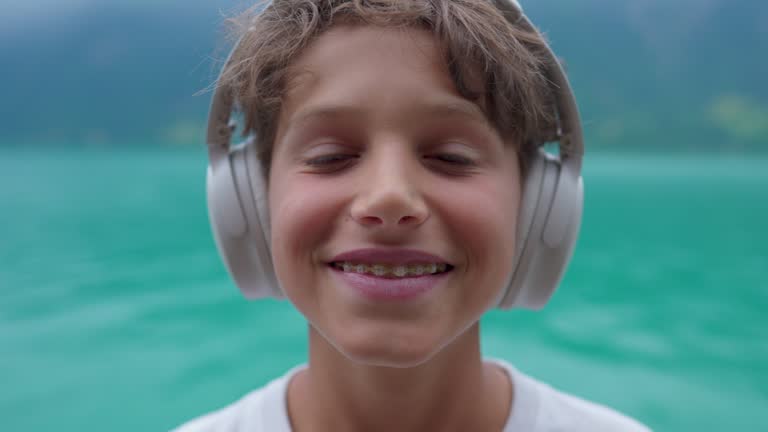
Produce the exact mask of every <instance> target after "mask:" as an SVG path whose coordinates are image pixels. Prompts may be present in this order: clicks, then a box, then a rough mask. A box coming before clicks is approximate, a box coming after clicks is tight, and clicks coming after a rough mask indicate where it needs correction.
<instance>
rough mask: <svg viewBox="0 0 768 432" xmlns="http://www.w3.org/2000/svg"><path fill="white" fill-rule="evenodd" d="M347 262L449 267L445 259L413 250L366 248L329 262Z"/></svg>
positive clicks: (340, 255)
mask: <svg viewBox="0 0 768 432" xmlns="http://www.w3.org/2000/svg"><path fill="white" fill-rule="evenodd" d="M335 261H349V262H359V263H378V264H392V265H408V264H424V263H436V264H440V263H445V264H448V265H451V264H450V263H449V262H448V261H447V260H446V259H445V258H442V257H440V256H437V255H433V254H431V253H428V252H424V251H420V250H415V249H394V248H387V249H384V248H367V249H355V250H351V251H347V252H344V253H341V254H339V255H336V256H335V257H333V259H332V260H331V262H335Z"/></svg>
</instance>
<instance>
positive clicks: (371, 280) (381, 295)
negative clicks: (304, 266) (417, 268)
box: [330, 267, 450, 301]
mask: <svg viewBox="0 0 768 432" xmlns="http://www.w3.org/2000/svg"><path fill="white" fill-rule="evenodd" d="M330 269H331V271H332V272H333V274H335V275H336V276H337V277H339V278H340V279H341V280H342V281H343V282H344V283H345V284H346V285H347V286H348V287H350V288H352V289H353V290H354V291H355V292H357V293H358V294H361V295H362V296H363V297H365V298H367V299H369V300H376V301H407V300H414V299H417V298H419V297H422V296H424V295H426V294H427V293H429V292H430V291H432V290H434V289H435V287H437V285H438V283H440V282H441V281H442V280H444V279H445V278H447V277H448V275H449V274H450V271H447V272H443V273H438V274H430V275H423V276H416V277H407V278H399V279H394V278H383V277H379V276H375V275H371V274H361V273H353V272H344V271H341V270H339V269H337V268H335V267H330Z"/></svg>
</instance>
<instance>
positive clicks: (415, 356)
mask: <svg viewBox="0 0 768 432" xmlns="http://www.w3.org/2000/svg"><path fill="white" fill-rule="evenodd" d="M345 336H346V337H345ZM409 336H410V337H398V335H395V334H391V335H389V337H382V336H381V335H379V336H371V337H365V336H364V335H361V334H359V333H358V334H356V335H349V334H347V335H344V336H342V337H338V338H335V339H334V340H332V341H329V342H330V343H331V345H332V346H333V347H334V348H335V349H336V351H338V352H339V353H340V354H341V355H342V356H344V357H345V358H346V359H347V360H349V361H351V362H353V363H355V364H358V365H361V366H362V365H366V366H375V367H387V368H413V367H417V366H420V365H423V364H425V363H427V362H429V360H430V359H432V358H433V357H434V356H435V355H436V354H437V353H438V352H440V350H441V348H442V345H444V344H441V343H440V341H438V340H436V338H430V337H426V335H422V337H414V336H415V335H413V334H411V335H409Z"/></svg>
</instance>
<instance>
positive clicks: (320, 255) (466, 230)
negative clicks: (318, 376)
mask: <svg viewBox="0 0 768 432" xmlns="http://www.w3.org/2000/svg"><path fill="white" fill-rule="evenodd" d="M292 71H293V72H294V78H293V79H292V81H291V85H289V90H288V93H287V95H286V98H285V102H284V106H283V109H282V111H281V114H280V119H279V123H278V130H277V136H276V140H275V149H274V153H273V160H272V166H271V174H270V181H269V206H270V217H271V221H272V253H273V258H274V263H275V268H276V271H277V276H278V279H279V280H280V283H281V285H282V287H283V289H284V290H285V292H286V294H287V295H288V297H289V298H290V300H291V301H292V302H293V304H294V305H295V306H296V307H297V308H298V309H299V310H300V311H301V312H302V314H304V316H305V317H306V318H307V319H308V320H309V322H310V323H311V325H312V326H313V327H314V328H315V329H316V330H317V332H318V333H319V334H321V335H323V337H324V338H325V340H326V341H327V342H328V343H330V344H331V345H333V346H334V347H336V349H338V350H339V351H340V352H341V353H343V354H344V355H345V356H347V357H348V358H350V359H353V360H355V361H359V362H362V363H366V364H376V365H389V366H413V365H416V364H420V363H422V362H424V361H426V360H428V359H429V358H430V357H431V356H432V355H434V354H436V353H437V352H439V351H440V350H441V349H442V348H444V347H445V346H446V345H448V344H449V343H451V342H452V341H454V340H456V339H457V337H460V336H461V335H462V334H463V333H464V332H465V331H466V330H467V329H468V328H469V327H471V326H472V325H473V324H474V323H476V322H477V320H478V319H479V318H480V316H481V315H482V313H483V312H484V311H486V310H487V309H488V308H489V307H491V306H492V305H493V304H494V301H495V300H496V298H497V295H498V294H499V290H500V289H501V288H502V287H503V286H504V285H505V283H506V282H507V278H508V277H509V275H510V273H511V270H512V261H513V257H514V251H515V247H514V244H515V230H516V226H517V216H518V206H519V202H520V193H521V191H520V171H519V167H518V159H517V153H516V152H515V150H514V148H513V146H512V145H511V143H507V144H505V143H504V142H503V141H502V139H501V138H500V137H499V135H498V133H497V132H496V131H495V130H494V129H493V127H492V126H491V125H490V124H489V123H488V121H487V119H486V118H485V117H484V116H483V114H482V111H481V110H480V109H479V108H478V107H477V106H476V105H474V104H473V103H471V102H469V101H467V100H465V99H463V98H462V97H461V96H459V94H458V92H457V91H456V90H455V88H454V86H453V83H452V81H451V79H450V76H449V75H448V72H447V70H446V69H445V67H444V66H443V64H442V62H441V58H440V54H439V49H438V47H437V46H436V45H435V42H434V41H433V39H432V36H431V34H430V33H428V32H426V31H423V30H417V29H410V30H405V29H386V28H378V27H370V26H339V27H334V28H333V29H331V30H330V31H328V32H326V33H324V34H323V35H322V36H321V37H320V38H318V39H317V40H316V41H315V42H314V43H313V44H312V45H311V46H309V47H308V49H307V50H306V51H305V52H304V53H303V54H302V56H301V57H299V58H298V59H297V60H296V61H295V62H294V64H293V65H292ZM327 156H336V157H334V158H328V157H327ZM323 157H325V158H323ZM320 163H325V165H319V164H320ZM361 248H408V249H417V250H421V251H425V252H428V253H431V254H433V255H437V256H439V257H441V258H442V259H443V260H445V261H446V262H448V263H450V264H451V265H453V267H454V268H453V269H452V270H451V271H450V272H448V273H447V274H446V275H444V276H443V277H442V278H440V281H439V282H438V283H437V285H436V286H435V287H434V288H433V289H431V290H429V291H427V292H425V293H423V294H421V295H418V296H416V297H414V298H409V299H399V300H393V299H383V300H381V299H379V300H375V299H371V298H369V297H366V296H365V295H363V294H361V293H360V292H358V291H356V290H354V289H352V288H351V287H350V286H349V285H348V284H347V283H346V282H345V279H344V278H343V277H342V276H341V275H340V273H339V271H338V270H335V269H334V268H332V267H331V266H330V265H329V263H330V262H331V261H333V259H334V257H336V256H337V255H339V254H341V253H344V252H347V251H350V250H355V249H361ZM371 264H374V263H371Z"/></svg>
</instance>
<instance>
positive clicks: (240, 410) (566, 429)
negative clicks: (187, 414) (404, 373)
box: [173, 360, 650, 432]
mask: <svg viewBox="0 0 768 432" xmlns="http://www.w3.org/2000/svg"><path fill="white" fill-rule="evenodd" d="M491 361H492V362H493V363H495V364H498V365H499V366H501V367H502V368H504V370H506V372H507V374H508V375H509V376H510V378H511V380H512V382H513V383H514V385H513V391H514V396H513V398H512V399H513V401H514V403H513V404H512V409H511V411H510V413H509V417H508V418H507V423H506V425H505V426H504V430H503V431H502V432H650V429H648V428H647V427H646V426H643V425H642V424H640V423H638V422H637V421H635V420H633V419H631V418H628V417H626V416H624V415H622V414H619V413H618V412H616V411H614V410H612V409H610V408H608V407H605V406H602V405H598V404H595V403H592V402H589V401H586V400H583V399H580V398H577V397H575V396H571V395H568V394H565V393H562V392H559V391H557V390H555V389H553V388H552V387H550V386H549V385H547V384H544V383H542V382H539V381H536V380H534V379H533V378H531V377H529V376H527V375H525V374H523V373H522V372H520V371H518V370H517V369H515V368H514V367H513V366H512V365H510V364H509V363H507V362H504V361H500V360H491ZM305 367H306V366H305V365H303V366H298V367H295V368H293V369H291V370H290V371H288V372H287V373H286V374H285V375H283V376H282V377H280V378H277V379H275V380H273V381H272V382H270V383H269V384H267V385H266V386H264V387H262V388H260V389H258V390H255V391H253V392H251V393H249V394H247V395H245V396H244V397H243V398H242V399H240V400H239V401H237V402H235V403H233V404H232V405H229V406H227V407H225V408H222V409H220V410H218V411H214V412H212V413H210V414H207V415H205V416H203V417H200V418H197V419H195V420H192V421H190V422H189V423H186V424H184V425H182V426H181V427H179V428H178V429H175V430H174V431H173V432H291V424H290V421H289V420H288V411H287V409H286V400H287V397H286V391H287V389H288V382H289V381H290V379H291V378H292V377H293V376H294V375H295V374H296V373H297V372H298V371H300V370H302V369H303V368H305Z"/></svg>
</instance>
